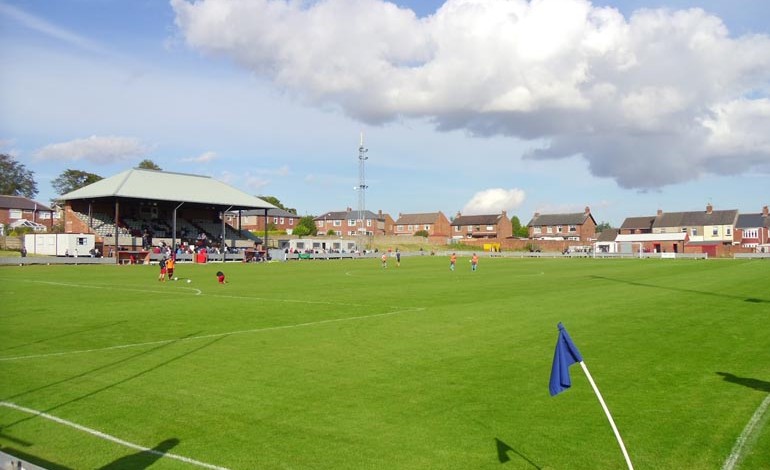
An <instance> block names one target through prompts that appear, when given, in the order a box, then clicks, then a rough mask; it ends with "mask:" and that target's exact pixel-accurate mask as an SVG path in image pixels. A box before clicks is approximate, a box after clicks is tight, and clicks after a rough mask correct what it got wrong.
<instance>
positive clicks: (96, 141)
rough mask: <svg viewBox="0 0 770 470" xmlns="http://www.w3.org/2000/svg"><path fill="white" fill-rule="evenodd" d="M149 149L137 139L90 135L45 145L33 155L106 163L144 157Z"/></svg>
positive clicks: (40, 157)
mask: <svg viewBox="0 0 770 470" xmlns="http://www.w3.org/2000/svg"><path fill="white" fill-rule="evenodd" d="M148 152H149V149H148V148H147V147H146V146H144V145H142V144H141V143H140V142H139V141H138V140H137V139H132V138H130V137H116V136H106V137H99V136H95V135H94V136H91V137H88V138H86V139H75V140H71V141H69V142H61V143H57V144H50V145H46V146H45V147H43V148H41V149H38V150H36V151H35V152H34V153H33V156H34V157H35V158H36V159H39V160H59V161H77V160H87V161H89V162H91V163H97V164H101V165H106V164H110V163H116V162H121V161H126V160H130V159H134V158H137V157H144V156H146V155H147V153H148Z"/></svg>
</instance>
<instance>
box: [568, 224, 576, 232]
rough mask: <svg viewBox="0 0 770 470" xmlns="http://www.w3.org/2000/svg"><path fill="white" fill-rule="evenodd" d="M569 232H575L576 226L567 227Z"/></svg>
mask: <svg viewBox="0 0 770 470" xmlns="http://www.w3.org/2000/svg"><path fill="white" fill-rule="evenodd" d="M569 231H570V232H577V226H576V225H570V226H569Z"/></svg>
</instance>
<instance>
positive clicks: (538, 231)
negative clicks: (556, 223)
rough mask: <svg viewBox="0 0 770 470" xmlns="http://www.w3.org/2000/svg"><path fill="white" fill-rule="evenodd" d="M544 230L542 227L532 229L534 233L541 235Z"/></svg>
mask: <svg viewBox="0 0 770 470" xmlns="http://www.w3.org/2000/svg"><path fill="white" fill-rule="evenodd" d="M541 232H542V229H541V228H540V227H532V233H541Z"/></svg>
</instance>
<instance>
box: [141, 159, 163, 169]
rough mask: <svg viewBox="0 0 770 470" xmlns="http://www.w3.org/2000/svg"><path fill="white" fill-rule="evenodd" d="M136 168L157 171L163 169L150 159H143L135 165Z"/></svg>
mask: <svg viewBox="0 0 770 470" xmlns="http://www.w3.org/2000/svg"><path fill="white" fill-rule="evenodd" d="M136 167H137V168H139V169H141V170H157V171H163V168H161V167H159V166H158V164H157V163H155V162H154V161H152V160H148V159H146V158H145V159H144V160H142V161H141V162H139V164H138V165H136Z"/></svg>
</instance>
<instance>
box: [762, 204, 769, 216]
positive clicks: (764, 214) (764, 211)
mask: <svg viewBox="0 0 770 470" xmlns="http://www.w3.org/2000/svg"><path fill="white" fill-rule="evenodd" d="M769 215H770V212H768V210H767V206H765V207H763V208H762V217H767V216H769Z"/></svg>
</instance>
